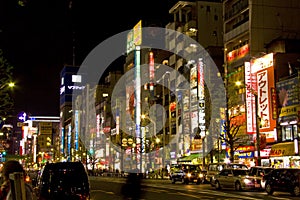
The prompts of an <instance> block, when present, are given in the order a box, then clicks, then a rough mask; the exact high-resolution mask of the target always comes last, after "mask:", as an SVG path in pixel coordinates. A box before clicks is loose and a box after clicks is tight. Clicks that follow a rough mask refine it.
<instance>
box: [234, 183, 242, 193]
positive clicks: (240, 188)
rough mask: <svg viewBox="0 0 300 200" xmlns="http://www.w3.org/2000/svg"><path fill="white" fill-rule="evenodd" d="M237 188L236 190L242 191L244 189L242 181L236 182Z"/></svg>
mask: <svg viewBox="0 0 300 200" xmlns="http://www.w3.org/2000/svg"><path fill="white" fill-rule="evenodd" d="M235 190H236V191H241V190H242V186H241V183H240V182H236V183H235Z"/></svg>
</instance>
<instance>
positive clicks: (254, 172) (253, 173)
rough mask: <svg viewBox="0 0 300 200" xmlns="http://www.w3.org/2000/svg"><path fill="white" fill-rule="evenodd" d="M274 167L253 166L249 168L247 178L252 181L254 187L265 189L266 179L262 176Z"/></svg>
mask: <svg viewBox="0 0 300 200" xmlns="http://www.w3.org/2000/svg"><path fill="white" fill-rule="evenodd" d="M273 169H274V168H272V167H263V166H253V167H250V169H249V179H250V177H251V179H252V180H253V182H254V187H255V189H265V184H266V181H265V179H264V176H265V175H266V174H268V173H270V172H271V171H272V170H273Z"/></svg>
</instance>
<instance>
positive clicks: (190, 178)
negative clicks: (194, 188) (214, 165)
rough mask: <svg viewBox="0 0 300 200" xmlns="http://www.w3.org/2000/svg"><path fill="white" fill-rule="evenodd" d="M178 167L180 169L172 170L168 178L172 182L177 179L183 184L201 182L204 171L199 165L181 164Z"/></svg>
mask: <svg viewBox="0 0 300 200" xmlns="http://www.w3.org/2000/svg"><path fill="white" fill-rule="evenodd" d="M180 167H181V168H180V169H177V170H174V171H173V172H172V173H171V174H170V179H171V182H172V183H173V184H174V183H175V182H177V181H179V182H181V183H185V184H189V183H196V184H200V183H203V181H204V171H202V170H201V167H200V165H193V164H182V165H180Z"/></svg>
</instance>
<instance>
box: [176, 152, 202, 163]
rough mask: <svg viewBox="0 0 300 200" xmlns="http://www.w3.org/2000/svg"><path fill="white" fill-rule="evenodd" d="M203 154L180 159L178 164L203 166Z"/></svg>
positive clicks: (194, 154)
mask: <svg viewBox="0 0 300 200" xmlns="http://www.w3.org/2000/svg"><path fill="white" fill-rule="evenodd" d="M202 159H203V158H202V154H200V153H193V154H190V155H189V156H184V157H181V158H178V160H177V164H202V162H201V161H202Z"/></svg>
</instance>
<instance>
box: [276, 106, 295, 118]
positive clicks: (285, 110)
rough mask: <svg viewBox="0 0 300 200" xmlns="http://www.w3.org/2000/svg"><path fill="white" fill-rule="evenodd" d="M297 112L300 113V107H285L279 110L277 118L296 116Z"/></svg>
mask: <svg viewBox="0 0 300 200" xmlns="http://www.w3.org/2000/svg"><path fill="white" fill-rule="evenodd" d="M298 111H300V107H299V106H298V105H293V106H285V107H282V108H281V112H280V115H279V117H284V116H289V115H297V114H298Z"/></svg>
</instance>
